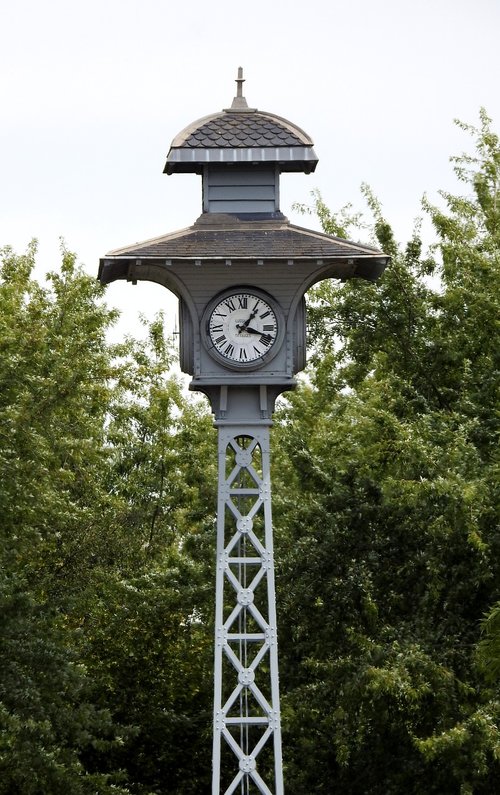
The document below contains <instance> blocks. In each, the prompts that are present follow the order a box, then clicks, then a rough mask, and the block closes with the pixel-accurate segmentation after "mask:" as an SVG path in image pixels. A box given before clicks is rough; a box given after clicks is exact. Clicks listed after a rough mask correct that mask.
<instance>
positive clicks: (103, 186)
mask: <svg viewBox="0 0 500 795" xmlns="http://www.w3.org/2000/svg"><path fill="white" fill-rule="evenodd" d="M0 36H1V39H0V67H1V71H0V109H1V110H0V113H1V124H0V245H5V244H11V245H13V246H14V248H15V249H16V250H18V251H23V250H24V249H25V247H26V245H27V243H28V241H29V240H30V239H31V238H32V237H37V238H38V239H39V243H40V254H39V268H40V270H41V271H46V270H50V269H52V268H54V267H57V265H58V263H59V254H58V248H59V237H60V236H62V237H64V239H65V241H66V244H67V246H68V247H69V248H70V249H71V250H73V251H76V253H77V255H78V258H79V260H80V261H81V262H83V264H84V266H85V268H86V270H87V271H88V272H89V273H91V274H94V273H97V267H98V261H99V257H101V256H103V255H104V254H105V253H106V252H107V251H109V250H111V249H114V248H117V247H120V246H122V245H126V244H128V243H131V242H135V241H140V240H145V239H147V238H150V237H155V236H157V235H160V234H163V233H166V232H171V231H174V230H176V229H180V228H183V227H185V226H189V225H190V224H191V223H192V222H193V221H194V220H195V219H196V218H197V217H198V215H199V214H200V211H201V210H200V204H201V182H200V178H199V177H196V176H191V175H174V176H171V177H167V176H166V175H164V174H162V171H163V166H164V163H165V157H166V154H167V152H168V149H169V146H170V143H171V141H172V139H173V138H174V136H175V135H176V134H177V133H178V132H179V131H180V130H181V129H182V128H183V127H185V126H186V125H187V124H188V123H189V122H191V121H193V120H194V119H197V118H199V117H201V116H204V115H206V114H208V113H213V112H216V111H219V110H221V109H222V108H225V107H228V106H229V105H230V104H231V100H232V97H233V96H234V93H235V83H234V78H235V77H236V72H237V67H238V66H243V68H244V73H245V77H246V83H245V95H246V97H247V99H248V102H249V105H250V106H251V107H257V108H259V109H260V110H266V111H271V112H273V113H276V114H278V115H280V116H284V117H285V118H288V119H290V120H291V121H292V122H294V123H296V124H298V125H299V126H300V127H303V128H304V129H305V130H306V131H307V132H308V134H309V135H310V136H311V137H312V138H313V140H314V144H315V150H316V153H317V155H318V156H319V159H320V162H319V164H318V167H317V170H316V173H315V174H313V175H309V176H305V175H300V174H299V175H284V176H283V177H282V180H281V182H282V192H281V209H282V211H283V212H284V213H285V214H286V215H288V217H289V218H290V219H291V220H292V221H293V222H295V223H299V224H300V225H302V226H310V227H313V228H317V223H316V222H315V221H314V220H313V219H312V218H304V217H302V216H298V215H296V214H295V213H293V212H292V210H291V205H292V202H294V201H301V202H307V201H308V200H309V194H310V191H311V190H312V189H314V188H318V189H319V190H320V191H321V193H322V194H323V198H324V200H325V201H326V203H327V204H328V205H329V206H330V207H331V208H332V209H338V208H339V207H340V206H341V205H343V204H345V203H346V202H348V201H353V203H354V204H355V205H356V206H362V201H361V197H360V194H359V185H360V183H361V182H362V181H366V182H368V183H369V184H370V185H371V186H372V188H373V189H374V191H375V193H376V194H377V196H378V197H379V199H380V200H381V202H382V204H383V206H384V210H385V213H386V216H387V218H388V220H389V221H390V222H391V223H392V224H393V226H394V228H395V230H396V234H397V235H398V237H399V238H400V239H401V240H404V239H406V237H407V236H408V235H409V234H410V232H411V229H412V226H413V219H414V218H415V216H417V215H418V214H419V212H420V210H419V203H420V198H421V196H422V194H423V193H424V191H425V192H427V193H428V195H429V196H430V198H431V199H433V200H434V199H436V198H437V191H438V189H439V188H445V189H452V190H455V189H456V187H457V186H456V183H455V180H454V177H453V173H452V169H451V165H450V163H449V156H450V155H452V154H458V153H460V152H461V151H463V150H464V149H470V147H471V144H470V141H469V138H468V137H467V136H466V135H465V134H464V133H462V132H461V131H459V130H458V129H457V128H456V127H455V125H454V124H453V119H454V118H456V117H458V118H460V119H462V120H463V121H467V122H471V123H476V122H477V121H478V110H479V107H480V106H482V105H483V106H485V107H486V109H487V111H488V113H489V115H490V116H492V117H493V120H494V124H495V126H496V129H497V130H498V129H499V127H500V80H499V78H500V45H499V41H500V0H474V1H473V2H472V0H418V1H417V0H412V1H411V2H410V0H350V1H349V0H348V1H346V2H339V0H309V2H307V3H303V2H298V0H267V1H266V2H263V0H253V2H250V3H244V4H243V3H241V2H229V0H212V2H209V0H188V2H175V3H174V2H172V0H85V2H83V1H82V0H0ZM108 301H109V303H111V304H113V305H117V306H119V307H120V308H121V309H122V310H123V312H124V317H123V321H122V322H121V324H120V327H119V328H120V329H121V330H123V329H125V328H128V327H130V328H134V325H135V317H136V314H137V311H143V312H146V313H147V314H148V315H152V314H153V312H154V311H155V309H156V308H158V307H160V306H165V307H166V308H167V309H168V311H169V312H170V314H172V313H173V312H174V311H175V307H174V304H173V302H172V300H171V299H169V294H168V293H167V292H166V291H165V290H164V289H163V288H162V287H160V286H158V285H149V284H145V283H143V284H139V285H138V286H137V287H132V286H131V285H129V284H126V283H121V282H116V283H114V284H113V285H111V286H110V288H109V289H108Z"/></svg>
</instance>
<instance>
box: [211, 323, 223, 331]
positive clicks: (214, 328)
mask: <svg viewBox="0 0 500 795" xmlns="http://www.w3.org/2000/svg"><path fill="white" fill-rule="evenodd" d="M222 329H223V325H222V323H219V324H218V325H217V326H212V328H211V331H213V332H216V331H222Z"/></svg>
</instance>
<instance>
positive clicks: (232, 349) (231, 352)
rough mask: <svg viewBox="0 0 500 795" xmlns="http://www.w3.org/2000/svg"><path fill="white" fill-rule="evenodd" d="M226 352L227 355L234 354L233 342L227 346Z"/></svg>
mask: <svg viewBox="0 0 500 795" xmlns="http://www.w3.org/2000/svg"><path fill="white" fill-rule="evenodd" d="M224 353H225V354H226V356H232V355H233V353H234V345H231V343H229V345H228V346H227V348H225V349H224Z"/></svg>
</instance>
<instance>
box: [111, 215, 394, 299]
mask: <svg viewBox="0 0 500 795" xmlns="http://www.w3.org/2000/svg"><path fill="white" fill-rule="evenodd" d="M228 258H231V259H232V260H233V261H237V260H253V261H255V260H263V261H264V262H265V261H269V260H278V259H279V260H294V261H300V260H307V261H311V260H315V259H317V260H324V261H325V262H326V261H328V260H352V261H353V263H356V267H355V273H353V275H359V276H362V277H363V278H367V279H376V278H377V277H378V276H379V275H380V273H382V271H383V270H384V267H385V260H386V257H385V255H384V254H383V253H382V252H381V251H379V250H377V249H375V248H372V247H371V246H365V245H362V244H360V243H354V242H352V241H349V240H344V239H343V238H339V237H333V236H332V235H326V234H324V233H322V232H315V231H313V230H310V229H303V228H302V227H299V226H294V225H292V224H290V223H289V221H288V220H287V219H286V218H283V219H282V220H281V221H276V220H273V221H262V222H256V221H242V220H240V219H237V218H234V217H233V216H229V215H222V214H221V215H216V214H210V215H202V216H201V217H200V218H199V219H198V221H197V222H196V223H195V224H194V225H193V226H191V227H189V228H187V229H182V230H180V231H177V232H171V233H170V234H167V235H163V236H161V237H157V238H153V239H152V240H146V241H144V242H142V243H135V244H133V245H130V246H125V247H123V248H119V249H115V250H114V251H110V252H109V253H108V254H107V255H106V257H104V258H103V259H102V260H101V267H100V270H99V279H100V281H101V282H103V283H107V282H110V281H114V280H115V279H117V278H123V273H122V271H123V267H122V266H120V264H119V263H120V262H122V263H123V266H125V263H126V262H130V261H131V260H136V259H138V260H163V261H170V262H174V261H176V260H178V261H182V260H191V261H195V260H209V261H210V260H211V261H217V260H221V259H224V260H227V259H228ZM363 263H364V264H363Z"/></svg>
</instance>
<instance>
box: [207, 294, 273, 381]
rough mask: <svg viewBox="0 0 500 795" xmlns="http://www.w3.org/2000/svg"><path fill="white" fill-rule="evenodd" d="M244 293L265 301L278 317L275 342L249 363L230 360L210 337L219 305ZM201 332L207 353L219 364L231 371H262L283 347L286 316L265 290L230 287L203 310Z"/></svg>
mask: <svg viewBox="0 0 500 795" xmlns="http://www.w3.org/2000/svg"><path fill="white" fill-rule="evenodd" d="M242 293H245V294H248V295H251V296H255V297H256V298H259V299H260V300H261V301H264V302H265V303H266V304H268V305H269V307H270V308H271V309H272V311H273V312H274V315H275V317H276V325H277V333H276V338H275V340H274V342H273V343H272V345H271V347H270V348H269V350H267V351H266V352H265V353H263V354H262V355H261V356H258V357H257V358H256V359H252V360H251V361H249V362H245V361H239V360H236V359H229V358H227V357H226V356H224V354H222V353H220V351H218V350H217V348H216V347H215V345H214V342H213V340H212V338H211V336H210V320H211V318H212V314H213V312H214V310H215V309H216V307H217V306H219V304H220V303H221V302H222V301H224V300H225V299H226V298H232V297H237V296H238V295H241V294H242ZM201 332H202V340H203V344H204V347H205V349H206V351H207V353H208V354H209V355H210V356H211V357H212V359H214V360H215V361H216V362H218V363H219V364H222V365H224V367H227V368H229V369H231V370H238V371H240V372H241V371H245V372H248V371H251V370H260V369H261V368H262V367H264V366H265V365H267V364H268V363H269V362H271V361H272V360H273V359H274V357H275V356H276V355H277V354H278V353H279V351H280V350H281V347H282V343H283V339H284V337H285V316H284V313H283V310H282V308H281V306H280V305H279V303H278V302H277V301H276V299H275V298H273V296H272V295H269V293H267V292H266V291H265V290H261V289H260V288H258V287H252V286H251V285H246V284H243V285H237V286H234V287H229V288H227V289H225V290H222V292H220V293H218V294H217V295H216V296H214V297H213V298H212V299H211V300H210V301H209V302H208V304H207V305H206V307H205V309H204V310H203V315H202V319H201Z"/></svg>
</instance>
